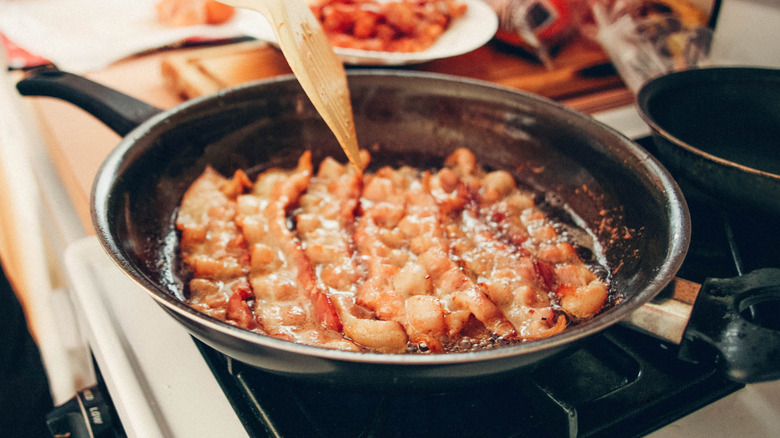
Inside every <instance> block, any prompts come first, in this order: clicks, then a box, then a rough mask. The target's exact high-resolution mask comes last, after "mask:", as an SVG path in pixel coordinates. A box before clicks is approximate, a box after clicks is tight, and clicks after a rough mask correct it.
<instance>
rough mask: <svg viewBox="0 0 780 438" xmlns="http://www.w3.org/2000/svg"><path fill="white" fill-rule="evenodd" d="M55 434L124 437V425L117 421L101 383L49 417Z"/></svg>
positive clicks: (103, 437)
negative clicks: (100, 386)
mask: <svg viewBox="0 0 780 438" xmlns="http://www.w3.org/2000/svg"><path fill="white" fill-rule="evenodd" d="M46 424H47V425H48V427H49V431H50V432H51V434H52V437H54V438H59V437H70V438H81V437H84V438H86V437H94V438H116V437H122V436H124V434H123V433H122V432H121V430H122V427H121V425H119V422H118V421H116V420H115V415H114V409H113V406H112V405H111V402H110V400H107V399H106V397H104V396H103V393H102V391H101V389H100V388H99V387H97V386H94V387H92V388H87V389H83V390H81V391H79V392H78V393H77V394H76V396H75V397H73V398H72V399H70V400H69V401H68V402H66V403H65V404H63V405H60V406H58V407H56V408H54V410H52V411H51V412H49V414H48V415H47V416H46Z"/></svg>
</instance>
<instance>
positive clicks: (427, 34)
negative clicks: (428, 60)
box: [309, 0, 466, 52]
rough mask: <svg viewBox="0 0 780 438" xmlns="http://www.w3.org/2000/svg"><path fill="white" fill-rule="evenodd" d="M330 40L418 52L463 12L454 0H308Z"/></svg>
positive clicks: (336, 43) (337, 43)
mask: <svg viewBox="0 0 780 438" xmlns="http://www.w3.org/2000/svg"><path fill="white" fill-rule="evenodd" d="M309 6H310V7H311V9H312V11H313V12H314V16H315V17H316V18H317V19H318V20H319V21H320V23H321V24H322V27H323V29H324V30H325V34H326V35H327V36H328V39H329V40H330V42H331V44H333V45H334V46H338V47H345V48H352V49H360V50H372V51H381V52H420V51H423V50H425V49H427V48H428V47H430V46H431V45H433V43H435V42H436V40H437V39H438V38H439V37H440V36H441V34H443V33H444V32H445V31H446V30H447V29H449V27H450V26H451V25H452V22H453V21H455V20H457V19H458V18H460V17H461V16H463V15H464V14H465V13H466V5H465V4H462V3H460V2H458V1H456V0H426V1H421V0H397V1H381V0H312V1H310V2H309Z"/></svg>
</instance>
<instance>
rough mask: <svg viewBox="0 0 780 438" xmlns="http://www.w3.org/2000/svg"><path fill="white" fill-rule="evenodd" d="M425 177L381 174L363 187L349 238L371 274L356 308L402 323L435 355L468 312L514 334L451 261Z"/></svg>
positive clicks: (411, 173)
mask: <svg viewBox="0 0 780 438" xmlns="http://www.w3.org/2000/svg"><path fill="white" fill-rule="evenodd" d="M428 178H429V177H428V175H427V174H425V175H423V176H422V177H420V176H419V174H418V173H417V172H416V171H414V170H413V169H411V168H408V167H402V168H400V169H398V170H393V169H390V168H383V169H380V170H379V171H378V172H377V173H376V174H375V175H374V176H372V177H370V178H369V180H368V181H367V182H366V188H365V190H364V192H363V199H364V206H363V212H364V214H363V217H362V218H361V219H360V221H359V223H358V227H357V231H356V233H355V241H356V243H357V245H358V249H359V250H360V253H361V255H363V256H364V257H366V259H367V263H368V266H369V275H368V278H367V280H366V282H365V283H364V284H363V286H362V287H361V289H360V291H359V292H358V303H359V304H361V305H364V306H366V307H368V308H369V309H371V310H373V311H374V312H375V313H376V315H377V316H378V317H379V318H381V319H385V320H394V321H398V322H399V323H400V324H402V325H403V327H404V329H405V330H406V332H407V334H408V335H409V338H410V342H412V343H416V344H421V343H425V344H426V345H427V346H428V347H429V348H432V349H433V350H438V349H443V343H444V342H447V340H448V339H449V338H450V337H453V336H455V335H457V334H458V333H459V332H460V331H461V329H462V328H463V327H464V325H465V323H466V320H467V319H468V317H469V316H470V315H474V316H475V317H476V318H477V319H478V320H479V321H481V322H482V323H483V324H484V325H485V327H486V328H487V329H488V330H490V331H491V332H493V333H495V334H497V335H499V336H502V337H512V336H514V334H515V332H514V329H513V328H512V326H511V324H510V323H509V322H508V321H506V319H505V318H504V317H503V315H502V314H501V312H500V311H499V310H498V309H497V308H496V307H495V305H493V303H492V302H490V300H488V299H487V297H486V296H485V295H484V293H482V291H481V290H480V289H479V287H478V286H477V285H476V284H474V283H473V282H472V281H471V280H470V279H469V278H468V277H466V276H465V275H464V274H463V273H462V271H461V270H460V268H459V267H458V266H457V264H456V263H455V262H454V261H452V260H451V259H450V257H449V244H448V242H447V239H446V238H445V236H444V231H443V229H442V224H441V221H440V219H439V217H440V212H439V206H438V205H437V203H436V201H435V199H434V198H433V197H432V196H431V194H430V191H429V190H428V187H427V186H428Z"/></svg>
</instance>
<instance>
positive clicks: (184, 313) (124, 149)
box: [91, 69, 690, 366]
mask: <svg viewBox="0 0 780 438" xmlns="http://www.w3.org/2000/svg"><path fill="white" fill-rule="evenodd" d="M348 76H350V77H353V76H400V77H402V78H403V77H420V78H423V79H433V80H446V81H456V82H458V83H460V84H468V85H471V86H479V87H487V88H491V89H494V90H497V91H500V92H505V93H510V94H512V95H520V96H521V98H523V99H529V100H531V101H534V102H537V103H541V104H543V105H545V106H548V107H555V108H556V109H557V110H562V111H564V112H566V113H567V114H568V115H570V116H572V117H575V118H576V119H577V120H579V121H580V122H581V123H595V124H597V125H598V127H599V129H602V130H603V132H604V134H606V135H609V136H612V137H614V138H615V139H619V140H620V142H621V143H622V146H623V147H625V148H627V149H628V152H630V153H631V155H633V156H635V157H636V158H637V159H639V160H641V161H643V162H645V164H646V165H647V166H649V167H650V170H652V172H653V176H654V178H658V179H659V180H660V182H661V185H662V186H663V188H664V189H665V192H666V193H667V198H666V200H667V204H668V205H667V207H668V208H669V210H670V213H671V217H670V220H671V221H672V222H673V223H672V224H671V225H670V227H672V228H673V229H674V230H675V235H676V236H675V238H674V239H672V240H671V243H670V248H669V251H668V252H667V255H666V257H665V259H664V263H663V264H662V265H661V266H660V269H659V270H658V271H656V272H654V274H655V276H654V277H653V279H652V281H650V282H648V283H647V284H646V285H644V287H643V288H642V290H638V291H637V292H636V293H635V294H634V295H633V296H632V297H631V299H630V300H628V302H623V303H620V305H619V307H621V308H622V309H625V311H622V310H621V311H620V312H608V313H605V314H601V315H598V316H597V318H598V321H596V322H595V323H594V324H585V325H581V326H575V327H572V328H569V329H567V330H565V331H564V332H563V333H560V334H558V335H555V336H552V337H549V338H545V339H540V340H535V341H529V342H527V343H521V344H517V345H512V346H506V347H500V348H495V349H489V350H481V351H477V352H464V353H447V354H436V355H434V354H431V355H428V354H391V353H377V352H349V351H340V350H333V349H326V348H324V347H318V346H312V345H304V344H297V343H293V342H289V341H285V340H280V339H276V338H273V337H270V336H266V335H262V334H259V333H255V332H250V331H248V330H244V329H240V328H238V327H235V326H232V325H230V324H228V323H225V322H223V321H220V320H217V319H214V318H212V317H209V316H207V315H205V314H203V313H201V312H199V311H197V310H195V309H193V308H191V307H190V306H188V305H187V304H186V303H185V302H183V301H181V300H179V299H178V298H177V297H175V296H173V295H172V294H171V293H170V292H169V291H167V290H164V288H162V287H160V286H159V285H157V284H156V283H155V282H154V281H152V280H151V279H149V278H147V277H146V276H145V275H144V273H143V272H142V271H140V270H139V269H136V268H135V267H134V266H133V264H132V263H131V262H130V260H129V259H128V258H127V257H125V255H124V253H123V250H122V249H121V248H120V247H119V246H118V244H117V242H115V241H114V239H113V238H112V237H111V235H110V224H109V218H107V217H104V216H103V215H102V214H101V213H100V211H103V210H105V209H100V208H98V205H99V204H100V203H103V204H105V203H107V198H108V193H109V188H110V186H111V184H109V183H108V182H106V179H109V178H113V176H112V175H113V174H115V173H116V172H115V169H117V168H119V167H120V166H121V164H122V160H123V158H124V156H125V155H126V154H127V153H128V152H130V151H131V150H132V146H133V144H135V143H136V141H137V140H138V139H139V138H141V137H143V136H144V135H145V134H147V133H148V132H149V131H150V130H151V129H152V128H153V127H154V126H156V125H158V124H159V123H161V122H162V121H163V120H165V119H167V118H169V117H170V116H171V115H173V114H176V113H179V112H182V111H186V110H187V109H188V108H190V107H192V106H195V105H200V104H203V103H205V102H209V101H213V100H216V99H219V98H221V97H224V96H226V95H228V94H231V93H238V92H241V91H242V90H244V89H248V88H255V87H262V86H270V85H272V84H275V83H279V82H289V81H291V80H295V78H294V76H292V75H285V76H280V77H275V78H271V79H267V80H260V81H254V82H251V83H247V84H242V85H239V86H236V87H232V88H229V89H225V90H222V91H219V92H217V93H215V94H212V95H208V96H202V97H198V98H195V99H192V100H189V101H187V102H184V103H182V104H180V105H177V106H175V107H173V108H171V109H168V110H165V111H162V112H160V113H159V114H156V115H155V116H153V117H151V118H150V119H148V120H147V121H145V122H143V123H142V124H141V125H139V126H138V127H137V128H135V129H134V130H133V131H131V132H130V133H129V134H128V135H127V136H125V137H124V138H123V139H122V140H121V141H120V143H119V144H118V145H117V146H116V147H115V148H114V149H113V150H112V151H111V152H110V153H109V155H108V156H107V157H106V159H105V160H104V162H103V164H102V165H101V167H100V170H99V171H98V176H97V177H96V178H95V181H94V183H93V190H92V198H93V200H92V203H91V204H92V217H93V223H94V226H95V229H96V231H97V235H98V237H99V241H100V242H101V246H102V247H103V248H104V250H106V252H108V254H109V255H110V257H111V258H112V259H113V260H114V262H115V263H116V264H118V265H119V266H120V268H122V271H123V272H125V274H126V275H128V276H129V277H130V278H131V279H133V280H134V281H135V282H137V283H138V284H139V285H141V286H142V287H143V289H144V290H146V291H147V292H148V293H149V294H150V295H151V296H152V298H154V299H155V301H156V302H157V303H158V304H160V305H161V306H163V307H164V308H165V309H166V310H168V311H173V312H175V313H176V314H177V315H178V316H180V317H183V318H186V319H188V320H190V321H192V322H194V323H197V324H199V325H205V327H207V328H209V329H212V330H215V331H217V332H219V333H221V334H225V335H228V336H230V337H232V338H237V339H238V340H240V341H243V342H245V343H247V344H251V345H252V346H256V347H258V348H260V349H262V348H272V349H274V350H280V351H284V352H289V353H295V354H304V355H306V356H311V357H315V358H322V359H327V360H337V361H343V362H360V363H366V364H377V365H409V366H431V365H450V364H463V363H477V362H483V361H492V360H497V359H503V358H510V357H515V356H518V355H526V354H530V353H532V352H540V351H544V350H552V349H555V348H559V347H563V346H565V345H571V344H573V343H574V342H575V341H577V340H580V339H583V338H585V337H588V336H590V335H592V334H595V333H598V332H601V331H602V330H604V329H606V328H607V327H610V326H612V325H614V324H616V323H619V322H621V321H623V320H624V319H625V318H626V316H627V315H628V314H629V313H630V312H631V311H633V310H635V309H637V308H638V307H640V306H641V305H642V304H643V303H645V302H647V301H649V300H650V299H652V298H653V297H654V296H655V295H657V294H658V293H660V291H661V290H662V289H663V288H664V287H665V286H666V285H667V284H668V283H669V282H671V280H672V278H673V277H674V275H675V274H676V273H677V271H678V270H679V268H680V266H681V264H682V261H683V259H684V258H685V255H686V253H687V250H688V245H689V242H690V217H689V213H688V210H687V204H686V202H685V199H684V197H683V195H682V192H681V190H680V188H679V186H678V185H677V183H676V181H675V180H674V179H673V178H672V177H671V175H670V174H669V173H668V171H667V170H666V169H665V168H664V167H663V165H662V164H660V162H659V161H658V160H657V159H655V157H653V156H652V155H651V154H649V153H648V152H647V151H646V150H644V149H643V148H642V147H641V146H640V145H638V144H636V143H635V142H633V141H631V140H630V139H628V138H627V137H625V136H624V135H622V134H620V133H619V132H618V131H617V130H615V129H613V128H611V127H609V126H606V125H604V124H602V123H600V122H598V121H596V120H594V119H592V118H591V117H590V116H588V115H586V114H584V113H581V112H578V111H576V110H573V109H571V108H569V107H567V106H565V105H563V104H561V103H558V102H555V101H552V100H550V99H547V98H544V97H542V96H538V95H535V94H532V93H528V92H524V91H521V90H517V89H513V88H509V87H505V86H501V85H497V84H493V83H490V82H486V81H481V80H476V79H469V78H463V77H456V76H452V75H447V74H440V73H429V72H416V71H395V70H387V69H366V70H359V71H351V72H348ZM99 210H100V211H99Z"/></svg>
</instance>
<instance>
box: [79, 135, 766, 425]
mask: <svg viewBox="0 0 780 438" xmlns="http://www.w3.org/2000/svg"><path fill="white" fill-rule="evenodd" d="M638 141H639V142H640V143H641V144H642V145H643V146H645V147H646V148H648V150H650V151H651V152H652V149H653V146H652V142H651V141H649V139H648V138H646V137H642V138H640V140H638ZM683 190H684V192H685V194H686V199H687V200H688V203H689V206H690V209H691V215H692V221H693V230H694V231H693V236H692V243H691V248H690V251H689V255H688V257H687V258H686V261H685V263H684V264H683V266H682V268H681V270H680V272H679V276H680V277H681V278H685V279H687V280H691V281H694V282H699V283H700V282H703V281H704V279H706V278H708V277H733V276H737V275H740V274H742V273H745V272H749V271H751V270H753V269H757V268H759V267H764V266H779V265H778V258H777V256H776V253H775V251H774V248H777V245H778V244H780V236H778V235H777V233H774V232H773V225H772V218H765V217H762V216H761V215H760V214H757V213H753V212H740V213H734V212H726V211H725V210H722V209H721V208H719V207H718V206H717V205H716V204H715V203H713V202H712V200H710V199H707V197H706V196H704V195H702V194H700V193H698V192H697V191H696V190H695V188H692V187H685V186H683ZM767 236H770V237H767ZM65 259H66V268H67V272H68V276H69V279H70V284H71V290H72V291H71V293H72V294H73V296H74V301H75V302H76V303H77V305H76V307H77V308H79V309H80V310H81V311H80V318H81V321H82V323H83V325H84V327H85V330H84V331H85V333H87V334H88V342H89V345H90V347H91V349H92V352H93V355H94V357H95V362H96V364H97V368H98V369H99V374H100V376H102V379H101V384H100V385H99V386H98V387H97V388H93V389H94V390H103V391H104V392H105V393H106V397H105V398H106V404H107V405H108V406H109V407H110V408H112V409H113V412H115V414H114V415H115V416H116V419H117V420H118V421H116V424H121V426H118V427H116V428H114V430H115V432H114V433H116V434H117V436H123V435H127V436H155V435H159V436H188V437H190V436H231V437H232V436H249V437H298V436H311V437H317V436H321V437H330V436H343V437H394V436H399V437H401V436H402V437H415V436H431V435H445V434H446V435H449V436H491V437H503V436H506V437H510V436H511V437H523V436H562V437H601V436H621V437H624V436H625V437H628V436H644V435H648V434H651V435H652V436H656V437H673V436H687V437H691V436H702V437H704V436H707V437H710V436H713V434H714V433H716V432H719V433H723V432H724V431H729V430H730V431H731V432H733V433H737V432H739V433H740V435H742V436H767V435H770V431H773V430H780V391H778V389H780V383H778V382H768V383H761V384H752V385H747V386H745V385H742V384H738V383H735V382H732V381H730V380H728V379H727V378H725V377H724V375H723V374H722V373H720V372H719V371H718V368H717V364H716V363H715V362H704V363H701V362H700V363H696V364H694V363H690V362H686V361H683V360H680V359H678V357H677V347H676V346H675V345H670V344H667V343H665V342H663V341H659V340H657V339H655V338H652V337H649V336H647V335H644V334H641V333H637V332H635V331H632V330H630V329H628V328H625V327H622V326H617V327H613V328H610V329H608V330H606V331H605V332H604V333H602V334H600V335H598V336H594V337H592V339H589V340H588V341H587V342H585V343H584V344H583V345H582V347H581V348H580V349H578V350H576V351H574V352H573V353H571V354H569V355H567V356H565V357H563V358H561V359H559V360H556V361H553V362H551V363H548V364H544V365H543V366H541V367H539V368H537V369H536V370H534V371H533V372H530V373H528V372H526V373H524V374H522V375H518V376H513V377H508V378H507V379H506V380H504V381H501V382H490V383H488V382H485V383H480V382H474V384H473V385H471V386H469V387H466V388H458V389H455V390H452V391H447V392H443V393H419V394H418V393H408V392H407V393H384V394H377V393H371V392H362V391H355V390H344V389H339V388H331V387H326V386H311V385H303V384H300V383H298V382H295V381H290V380H287V379H286V378H283V377H279V376H276V375H271V374H267V373H265V372H263V371H260V370H257V369H255V368H252V367H249V366H246V365H244V364H242V363H240V362H238V361H236V360H233V359H231V358H229V357H226V356H224V355H222V354H221V353H219V352H217V351H215V350H213V349H211V348H210V347H208V346H206V345H203V344H201V343H200V342H198V341H197V340H195V339H193V338H192V337H191V336H190V335H189V334H187V333H186V331H185V330H184V329H183V328H181V327H180V326H179V325H178V324H177V323H175V322H174V321H173V320H172V318H170V317H169V316H168V315H167V314H166V313H165V312H164V311H163V310H162V309H160V308H159V306H157V305H156V304H155V303H154V302H153V300H151V299H149V297H148V296H147V294H146V293H145V292H144V291H143V290H142V289H141V288H140V287H139V286H138V285H136V284H135V283H133V282H132V281H131V280H129V279H128V278H126V276H125V275H124V274H123V273H122V272H121V271H120V270H119V269H118V268H116V267H115V266H114V265H113V263H112V262H111V261H110V260H109V259H108V256H106V255H105V254H104V253H103V251H102V249H101V248H100V247H99V244H98V243H97V241H96V240H95V239H94V238H87V239H84V240H81V241H78V242H76V243H75V244H72V245H71V246H70V247H69V248H68V251H67V253H66V258H65ZM731 432H729V433H731Z"/></svg>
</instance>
